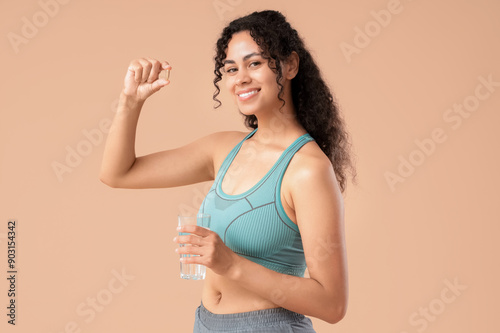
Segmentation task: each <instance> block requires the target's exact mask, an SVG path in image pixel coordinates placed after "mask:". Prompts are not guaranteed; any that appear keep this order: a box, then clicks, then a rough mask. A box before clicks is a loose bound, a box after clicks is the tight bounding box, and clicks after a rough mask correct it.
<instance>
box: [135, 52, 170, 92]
mask: <svg viewBox="0 0 500 333" xmlns="http://www.w3.org/2000/svg"><path fill="white" fill-rule="evenodd" d="M128 69H129V71H131V72H133V73H134V80H135V82H137V83H139V84H141V83H146V82H147V83H153V82H155V81H156V80H158V77H159V74H160V72H161V71H162V70H165V69H172V67H171V66H170V64H169V63H168V62H166V61H159V60H156V59H152V58H139V59H135V60H133V61H132V62H131V63H130V65H129V68H128ZM128 74H130V73H128ZM165 81H166V80H165ZM160 88H161V86H160Z"/></svg>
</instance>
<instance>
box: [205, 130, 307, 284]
mask: <svg viewBox="0 0 500 333" xmlns="http://www.w3.org/2000/svg"><path fill="white" fill-rule="evenodd" d="M257 129H258V128H256V129H254V130H253V131H252V132H251V133H249V134H248V135H247V136H246V137H245V138H244V139H243V140H242V141H241V142H240V143H238V144H237V145H236V146H235V147H234V148H233V149H232V150H231V151H230V152H229V154H228V155H227V156H226V158H225V160H224V162H223V163H222V165H221V167H220V169H219V171H218V173H217V176H216V177H215V180H214V183H213V185H212V187H211V188H210V190H209V191H208V193H207V195H206V197H205V199H204V200H203V202H202V204H201V206H200V209H199V213H207V214H210V215H211V223H210V230H212V231H215V232H216V233H217V234H218V235H219V237H220V238H221V239H222V241H223V242H224V244H226V246H227V247H229V248H230V249H231V250H232V251H234V252H235V253H236V254H238V255H240V256H242V257H245V258H247V259H248V260H251V261H253V262H256V263H257V264H260V265H262V266H264V267H267V268H269V269H271V270H273V271H276V272H279V273H284V274H288V275H295V276H301V277H303V276H304V271H305V269H306V261H305V257H304V249H303V247H302V238H301V236H300V231H299V228H298V226H297V225H296V224H295V223H293V222H292V220H290V218H289V217H288V216H287V215H286V213H285V211H284V209H283V206H282V203H281V197H280V189H281V182H282V179H283V175H284V174H285V171H286V168H287V167H288V164H289V163H290V160H291V159H292V157H293V155H294V154H295V153H296V152H297V151H298V150H299V149H300V148H301V147H302V146H303V145H304V144H306V143H307V142H309V141H313V140H314V139H313V138H312V137H311V135H310V134H309V133H306V134H304V135H302V136H300V137H299V138H297V139H296V140H295V141H294V142H293V143H292V144H291V145H290V146H288V148H286V149H285V151H284V152H283V153H282V154H281V156H280V158H279V159H278V160H277V161H276V163H275V164H274V165H273V167H272V168H271V169H270V170H269V171H268V172H267V173H266V175H265V176H264V177H263V178H262V179H261V180H260V181H259V182H258V183H257V184H255V185H254V186H253V187H252V188H251V189H249V190H247V191H245V192H244V193H241V194H237V195H229V194H226V193H224V192H223V191H222V187H221V184H222V180H223V179H224V176H225V174H226V172H227V170H228V169H229V166H230V165H231V163H232V161H233V160H234V158H235V156H236V154H237V153H238V151H239V150H240V148H241V145H242V144H243V142H244V141H245V140H247V139H248V138H250V137H251V136H252V135H253V134H254V133H255V132H256V131H257Z"/></svg>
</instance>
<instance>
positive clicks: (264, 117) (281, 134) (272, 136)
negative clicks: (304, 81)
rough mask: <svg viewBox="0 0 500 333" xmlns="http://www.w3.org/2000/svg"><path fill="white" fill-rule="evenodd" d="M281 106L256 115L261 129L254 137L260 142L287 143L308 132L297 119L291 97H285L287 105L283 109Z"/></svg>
mask: <svg viewBox="0 0 500 333" xmlns="http://www.w3.org/2000/svg"><path fill="white" fill-rule="evenodd" d="M281 105H282V103H281V102H280V105H279V106H281ZM279 106H278V107H276V108H273V109H272V110H269V111H268V112H260V113H259V115H256V116H257V123H258V127H259V129H258V131H257V132H256V133H255V134H254V135H253V138H254V139H255V140H256V141H258V142H259V143H263V144H270V143H274V144H278V145H280V143H281V144H286V143H287V142H289V141H291V140H294V139H296V138H297V137H298V136H300V135H302V134H305V133H306V132H307V131H306V130H305V129H304V127H303V126H302V125H301V124H300V123H299V121H298V120H297V117H296V113H295V108H294V106H293V103H292V101H291V99H285V106H284V107H283V108H282V109H281V110H279Z"/></svg>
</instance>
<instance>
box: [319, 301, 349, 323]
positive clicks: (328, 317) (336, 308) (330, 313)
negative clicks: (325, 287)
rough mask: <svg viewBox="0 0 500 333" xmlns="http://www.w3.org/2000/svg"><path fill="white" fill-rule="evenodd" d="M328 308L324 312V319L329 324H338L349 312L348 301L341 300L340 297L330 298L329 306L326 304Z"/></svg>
mask: <svg viewBox="0 0 500 333" xmlns="http://www.w3.org/2000/svg"><path fill="white" fill-rule="evenodd" d="M324 308H325V309H327V311H326V313H325V314H324V318H323V320H324V321H326V322H327V323H329V324H336V323H338V322H339V321H341V320H342V319H343V318H344V317H345V315H346V312H347V301H339V299H338V298H337V299H335V300H330V301H329V306H325V307H324Z"/></svg>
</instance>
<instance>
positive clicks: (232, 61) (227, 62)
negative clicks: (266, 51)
mask: <svg viewBox="0 0 500 333" xmlns="http://www.w3.org/2000/svg"><path fill="white" fill-rule="evenodd" d="M260 55H261V54H260V53H258V52H252V53H250V54H247V55H246V56H244V57H243V61H245V60H248V59H249V58H251V57H253V56H260ZM235 63H236V62H235V61H234V60H231V59H226V60H224V62H223V64H224V65H225V64H235Z"/></svg>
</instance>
